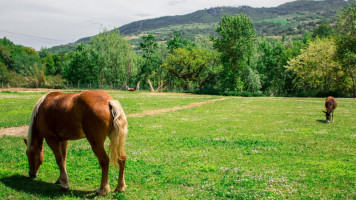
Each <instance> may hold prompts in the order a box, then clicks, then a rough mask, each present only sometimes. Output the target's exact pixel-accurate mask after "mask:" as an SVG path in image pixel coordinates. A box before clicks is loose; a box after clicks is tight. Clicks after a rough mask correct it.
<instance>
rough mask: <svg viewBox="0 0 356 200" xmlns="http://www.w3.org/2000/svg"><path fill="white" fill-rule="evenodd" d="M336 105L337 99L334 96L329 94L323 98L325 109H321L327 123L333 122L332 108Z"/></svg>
mask: <svg viewBox="0 0 356 200" xmlns="http://www.w3.org/2000/svg"><path fill="white" fill-rule="evenodd" d="M336 107H337V101H336V99H335V98H334V97H332V96H329V97H328V98H326V100H325V108H326V111H323V112H324V113H325V116H326V123H329V122H330V121H331V123H334V110H335V109H336Z"/></svg>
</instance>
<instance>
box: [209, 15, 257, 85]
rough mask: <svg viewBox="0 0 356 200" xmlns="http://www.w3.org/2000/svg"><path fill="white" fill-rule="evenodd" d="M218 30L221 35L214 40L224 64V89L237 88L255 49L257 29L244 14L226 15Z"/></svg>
mask: <svg viewBox="0 0 356 200" xmlns="http://www.w3.org/2000/svg"><path fill="white" fill-rule="evenodd" d="M216 32H217V33H218V34H219V37H214V38H212V40H213V41H214V48H215V49H216V50H217V51H218V52H220V56H221V62H222V64H223V66H224V70H223V74H222V77H223V78H224V79H223V82H224V84H223V86H224V89H228V90H236V89H238V88H239V87H240V82H241V75H242V72H243V71H244V69H245V68H247V66H248V65H249V64H250V63H249V61H250V58H251V56H252V53H253V49H254V42H255V38H256V30H255V27H254V24H253V21H252V20H251V19H250V18H249V17H247V16H246V15H243V14H239V15H236V16H228V15H225V16H224V17H223V18H222V19H221V20H220V22H219V23H218V26H217V28H216Z"/></svg>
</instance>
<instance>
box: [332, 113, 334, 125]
mask: <svg viewBox="0 0 356 200" xmlns="http://www.w3.org/2000/svg"><path fill="white" fill-rule="evenodd" d="M331 118H332V119H331V120H332V121H331V123H334V111H332V114H331Z"/></svg>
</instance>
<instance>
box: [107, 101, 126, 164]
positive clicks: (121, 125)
mask: <svg viewBox="0 0 356 200" xmlns="http://www.w3.org/2000/svg"><path fill="white" fill-rule="evenodd" d="M109 105H110V111H111V113H112V116H113V118H114V119H113V128H112V129H111V132H110V134H109V138H110V140H111V141H110V145H109V153H110V160H111V162H112V164H113V165H114V166H117V165H118V161H119V160H124V159H126V153H125V151H124V144H125V139H126V135H127V132H128V130H127V120H126V115H125V113H124V110H123V109H122V107H121V104H120V103H119V102H118V101H116V100H112V101H109Z"/></svg>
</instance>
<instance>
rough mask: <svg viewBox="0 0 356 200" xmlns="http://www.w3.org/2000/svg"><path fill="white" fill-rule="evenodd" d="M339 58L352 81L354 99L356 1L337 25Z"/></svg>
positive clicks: (355, 83)
mask: <svg viewBox="0 0 356 200" xmlns="http://www.w3.org/2000/svg"><path fill="white" fill-rule="evenodd" d="M336 27H337V28H336V35H337V37H336V38H337V39H336V47H337V56H338V58H339V60H340V61H341V63H342V67H343V71H344V72H345V73H346V74H347V76H348V78H349V80H350V81H348V82H349V83H350V86H351V87H350V88H352V89H351V93H352V95H353V97H356V1H355V0H353V1H352V2H351V4H349V6H348V7H345V8H344V9H343V10H342V11H341V12H340V13H339V14H338V18H337V23H336Z"/></svg>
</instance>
